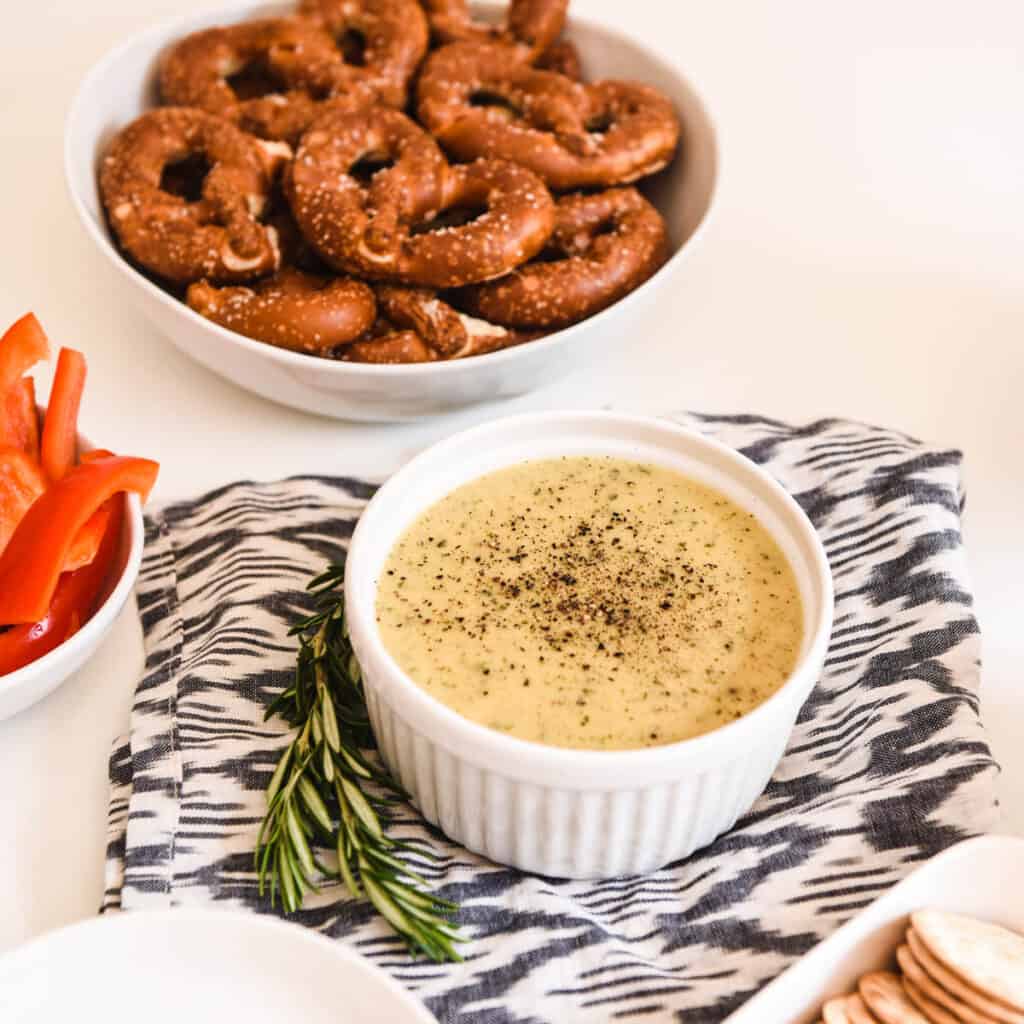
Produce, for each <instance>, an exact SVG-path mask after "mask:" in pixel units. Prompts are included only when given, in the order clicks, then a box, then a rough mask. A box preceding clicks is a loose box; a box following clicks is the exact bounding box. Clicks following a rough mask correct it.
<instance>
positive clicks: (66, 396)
mask: <svg viewBox="0 0 1024 1024" xmlns="http://www.w3.org/2000/svg"><path fill="white" fill-rule="evenodd" d="M84 389H85V356H83V355H82V353H81V352H76V351H75V350H74V349H73V348H62V349H61V350H60V355H59V356H58V357H57V369H56V371H55V372H54V375H53V387H52V388H51V389H50V404H49V405H48V406H47V407H46V416H45V417H44V419H43V446H42V463H43V471H44V472H45V473H46V475H47V476H48V477H49V478H50V479H51V480H59V479H60V478H61V477H62V476H64V474H65V473H67V471H68V470H69V469H70V468H71V467H72V466H73V465H74V464H75V456H76V454H77V453H78V407H79V405H81V402H82V391H83V390H84Z"/></svg>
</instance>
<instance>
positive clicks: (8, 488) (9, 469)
mask: <svg viewBox="0 0 1024 1024" xmlns="http://www.w3.org/2000/svg"><path fill="white" fill-rule="evenodd" d="M45 490H46V478H45V477H44V476H43V471H42V470H41V469H40V468H39V466H38V465H36V463H35V461H34V460H33V459H32V458H30V457H29V456H28V455H26V454H25V453H24V452H23V451H22V450H21V449H20V448H0V553H2V552H3V551H4V549H5V548H6V547H7V543H8V541H10V539H11V537H12V536H13V535H14V531H15V530H16V529H17V528H18V524H19V523H20V522H21V520H22V519H23V518H24V517H25V513H26V512H27V511H28V510H29V508H30V506H31V505H32V504H33V503H34V502H35V500H36V499H37V498H38V497H39V495H40V494H42V493H43V491H45Z"/></svg>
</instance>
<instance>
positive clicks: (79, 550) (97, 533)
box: [64, 448, 119, 572]
mask: <svg viewBox="0 0 1024 1024" xmlns="http://www.w3.org/2000/svg"><path fill="white" fill-rule="evenodd" d="M113 454H114V453H113V452H110V451H107V449H106V448H94V449H93V450H92V451H89V452H82V454H81V456H80V458H79V461H80V462H95V461H96V460H97V459H109V458H110V457H111V456H112V455H113ZM115 500H119V499H114V498H111V499H110V501H108V502H107V503H106V504H105V505H100V507H99V508H98V509H96V511H95V512H93V514H92V515H91V516H90V517H89V520H88V521H87V522H86V524H85V526H83V527H82V528H81V529H80V530H79V531H78V533H76V534H75V539H74V541H73V543H72V545H71V550H70V551H69V552H68V557H67V561H66V562H65V563H64V571H65V572H74V571H75V570H76V569H81V568H82V566H84V565H88V564H89V563H90V562H91V561H92V560H93V559H94V558H95V557H96V552H97V551H98V550H99V546H100V541H102V540H103V537H104V535H105V533H106V529H107V522H108V520H109V519H110V509H111V505H112V503H113V502H114V501H115Z"/></svg>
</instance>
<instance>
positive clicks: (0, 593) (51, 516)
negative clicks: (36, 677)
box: [0, 455, 160, 626]
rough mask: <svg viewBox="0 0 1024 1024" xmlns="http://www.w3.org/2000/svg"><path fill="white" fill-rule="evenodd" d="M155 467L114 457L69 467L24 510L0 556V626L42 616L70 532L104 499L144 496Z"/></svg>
mask: <svg viewBox="0 0 1024 1024" xmlns="http://www.w3.org/2000/svg"><path fill="white" fill-rule="evenodd" d="M159 469H160V467H159V465H158V464H157V463H155V462H151V461H150V460H149V459H134V458H127V457H125V456H119V455H114V456H111V457H109V458H103V459H96V460H95V461H93V462H87V463H84V464H83V465H81V466H75V468H74V469H72V470H71V471H70V472H69V473H67V475H65V476H63V477H61V479H60V480H57V481H56V482H55V483H52V484H51V485H50V487H49V489H48V490H47V491H45V492H44V493H43V494H42V495H41V496H40V497H39V498H38V499H37V500H36V501H35V503H34V504H33V505H32V506H31V508H29V510H28V511H27V512H26V513H25V515H24V517H23V518H22V520H21V522H20V523H19V524H18V527H17V529H16V530H15V531H14V535H13V536H12V537H11V539H10V541H9V542H8V544H7V548H6V549H5V551H4V552H3V554H2V555H0V625H5V626H14V625H20V624H22V623H30V622H38V621H39V620H40V619H42V618H43V617H44V616H45V615H46V610H47V608H48V607H49V604H50V600H51V599H52V597H53V592H54V589H55V588H56V586H57V581H58V579H59V578H60V574H61V570H62V569H63V568H64V563H65V562H66V561H67V557H68V552H69V551H70V550H71V546H72V544H73V543H74V539H75V535H76V534H77V533H78V531H79V530H81V528H82V527H83V526H84V525H85V524H86V522H87V521H88V520H89V518H90V517H91V516H92V515H93V513H94V512H95V511H96V509H98V508H99V507H100V505H102V504H103V503H104V502H105V501H108V500H109V499H110V498H112V497H113V496H114V495H115V494H119V493H121V492H122V491H134V492H136V493H137V494H139V495H141V497H142V499H143V500H145V499H146V497H148V495H149V492H150V490H152V487H153V484H154V483H155V482H156V476H157V473H158V472H159Z"/></svg>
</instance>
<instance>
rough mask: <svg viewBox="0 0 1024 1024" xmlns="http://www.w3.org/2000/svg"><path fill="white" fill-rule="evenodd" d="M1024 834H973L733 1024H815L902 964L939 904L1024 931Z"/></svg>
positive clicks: (771, 987)
mask: <svg viewBox="0 0 1024 1024" xmlns="http://www.w3.org/2000/svg"><path fill="white" fill-rule="evenodd" d="M1022 872H1024V839H1013V838H1010V837H1004V836H983V837H981V838H979V839H968V840H966V841H965V842H962V843H959V844H957V845H956V846H954V847H951V848H950V849H948V850H946V851H945V852H944V853H941V854H939V856H937V857H935V858H933V859H932V860H930V861H928V862H927V863H926V864H924V865H923V866H922V867H920V868H918V869H917V870H916V871H915V872H914V873H913V874H911V875H909V876H908V877H907V878H905V879H904V880H903V881H902V882H900V883H899V884H898V885H896V886H894V887H893V888H892V889H891V890H890V891H889V892H887V893H886V894H885V895H884V896H882V897H880V898H879V899H877V900H875V902H874V903H872V904H871V906H869V907H867V908H866V909H865V910H863V911H861V912H860V913H859V914H858V915H857V916H856V917H854V918H852V919H851V920H850V921H848V922H847V923H846V924H845V925H843V927H842V928H840V929H839V930H838V931H837V932H836V933H835V934H834V935H832V936H830V937H829V938H827V939H826V940H825V941H824V942H822V943H821V945H819V946H815V948H814V949H812V950H811V952H810V953H808V954H807V955H806V956H805V957H803V959H801V960H800V961H798V962H797V963H795V964H794V965H793V966H792V967H790V968H789V970H787V971H785V972H784V973H783V974H780V975H779V977H777V978H776V979H775V980H774V981H773V982H771V983H770V984H768V985H766V986H765V987H764V988H763V989H762V990H761V991H760V992H759V993H758V994H757V995H756V996H754V998H753V999H751V1000H749V1001H748V1002H746V1003H744V1004H743V1006H741V1007H740V1008H739V1009H738V1010H737V1011H736V1012H735V1013H734V1014H732V1016H730V1017H729V1018H728V1019H727V1020H726V1022H725V1024H809V1022H811V1021H815V1020H818V1019H819V1018H820V1017H821V1004H822V1003H823V1002H824V1001H825V1000H826V999H828V998H829V997H831V996H835V995H840V994H842V993H845V992H851V991H852V990H853V989H854V988H855V987H856V983H857V980H858V978H860V976H861V975H862V974H864V973H865V972H867V971H871V970H877V969H878V968H883V967H893V966H894V965H895V962H896V961H895V954H896V947H897V946H898V945H899V944H900V941H901V936H902V935H903V932H904V930H905V929H906V926H907V917H908V916H909V914H910V913H911V912H912V911H914V910H919V909H921V908H922V907H938V908H939V909H942V910H952V911H957V912H959V913H964V914H972V915H974V916H975V917H980V918H985V919H986V920H989V921H995V922H997V923H999V924H1004V925H1008V926H1009V927H1011V928H1016V929H1017V930H1018V931H1024V885H1022V884H1021V874H1022Z"/></svg>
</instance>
